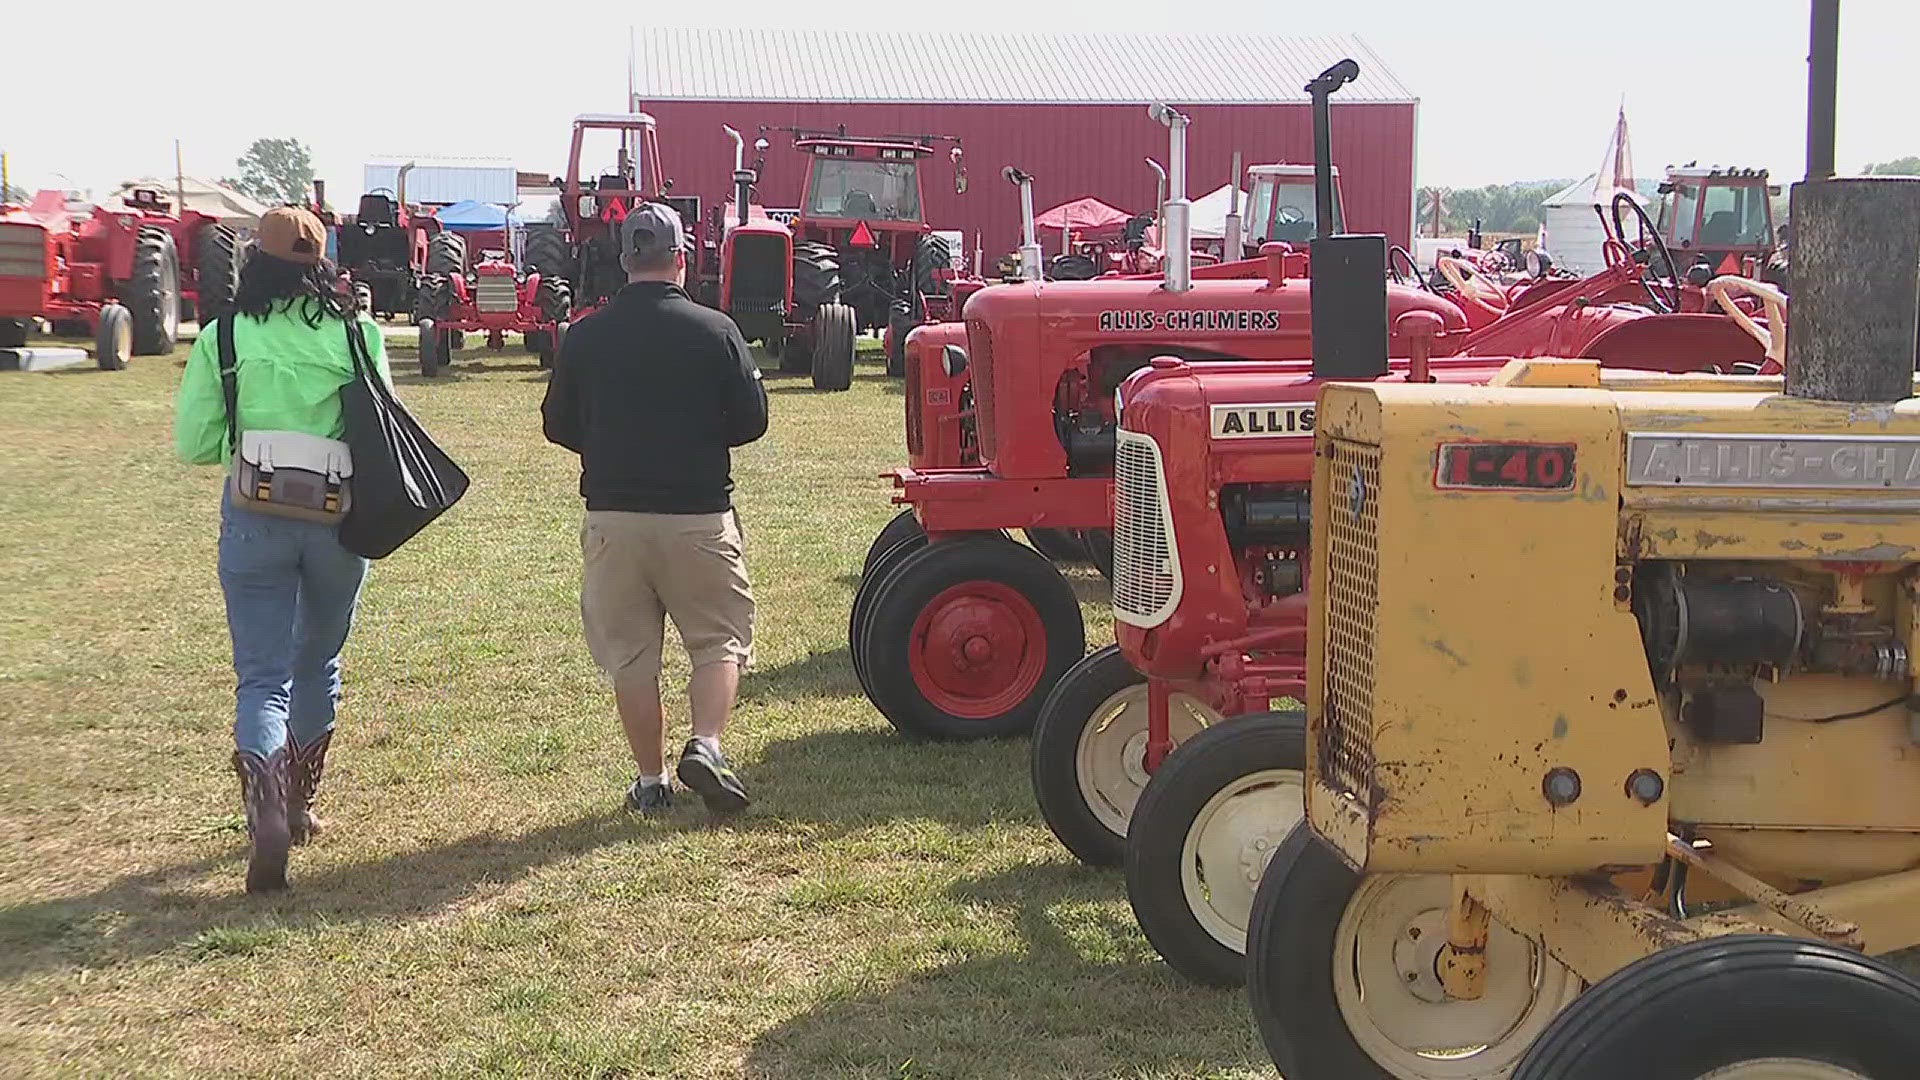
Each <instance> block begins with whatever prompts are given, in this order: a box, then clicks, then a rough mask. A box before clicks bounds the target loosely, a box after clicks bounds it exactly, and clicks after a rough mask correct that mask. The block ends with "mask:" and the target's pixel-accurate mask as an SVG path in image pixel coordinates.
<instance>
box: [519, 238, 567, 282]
mask: <svg viewBox="0 0 1920 1080" xmlns="http://www.w3.org/2000/svg"><path fill="white" fill-rule="evenodd" d="M521 258H522V260H523V261H524V262H525V263H526V266H525V267H523V269H525V270H527V271H529V272H531V273H536V274H539V275H540V276H541V278H542V279H545V278H548V277H557V278H567V277H571V276H572V273H571V271H572V269H573V253H572V252H570V251H568V250H567V238H566V237H564V236H562V235H560V232H559V230H557V229H554V228H552V227H551V226H532V227H529V228H528V229H527V242H526V246H525V247H523V248H522V249H521Z"/></svg>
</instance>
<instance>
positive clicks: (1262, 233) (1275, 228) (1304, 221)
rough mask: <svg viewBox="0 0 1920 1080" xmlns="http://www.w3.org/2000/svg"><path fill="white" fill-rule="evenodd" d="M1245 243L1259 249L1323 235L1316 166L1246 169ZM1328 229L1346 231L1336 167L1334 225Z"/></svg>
mask: <svg viewBox="0 0 1920 1080" xmlns="http://www.w3.org/2000/svg"><path fill="white" fill-rule="evenodd" d="M1247 179H1248V185H1249V194H1248V196H1247V232H1246V244H1247V246H1248V247H1250V248H1258V247H1259V246H1260V245H1261V244H1264V243H1268V242H1270V241H1279V242H1280V243H1283V244H1291V245H1293V246H1295V247H1305V246H1306V243H1307V241H1309V240H1312V239H1313V238H1314V237H1315V236H1318V235H1320V231H1321V230H1320V228H1319V224H1318V222H1317V221H1316V219H1315V210H1314V193H1313V166H1311V165H1254V166H1251V167H1249V168H1248V169H1247ZM1328 231H1329V232H1334V233H1339V232H1345V231H1346V215H1345V212H1344V209H1343V203H1342V200H1341V198H1340V170H1339V169H1337V168H1336V169H1334V170H1333V227H1332V228H1331V229H1330V230H1328Z"/></svg>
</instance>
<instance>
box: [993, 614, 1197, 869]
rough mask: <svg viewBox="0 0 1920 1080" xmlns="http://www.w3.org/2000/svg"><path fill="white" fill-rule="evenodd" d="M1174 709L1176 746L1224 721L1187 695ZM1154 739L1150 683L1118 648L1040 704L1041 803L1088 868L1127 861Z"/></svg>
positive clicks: (1036, 763) (1095, 656)
mask: <svg viewBox="0 0 1920 1080" xmlns="http://www.w3.org/2000/svg"><path fill="white" fill-rule="evenodd" d="M1169 704H1170V705H1171V706H1172V707H1171V708H1170V709H1169V710H1168V712H1169V716H1168V721H1169V727H1170V734H1171V735H1172V736H1173V741H1174V743H1175V745H1178V744H1179V743H1181V742H1184V741H1185V740H1187V739H1190V738H1193V737H1194V736H1196V735H1198V734H1199V733H1200V732H1202V731H1205V730H1206V729H1207V727H1208V726H1209V725H1211V724H1213V723H1216V722H1218V720H1219V717H1218V716H1216V715H1214V713H1213V711H1212V710H1211V709H1207V708H1205V707H1204V706H1202V705H1201V704H1200V703H1199V702H1197V701H1195V700H1194V699H1192V698H1190V697H1188V696H1186V695H1185V694H1176V695H1174V697H1173V700H1172V701H1171V702H1170V703H1169ZM1146 739H1147V679H1146V676H1144V675H1141V674H1140V673H1139V672H1138V671H1135V670H1134V669H1133V665H1132V664H1130V663H1128V662H1127V658H1126V657H1125V656H1123V655H1121V652H1120V647H1119V646H1118V645H1108V646H1106V647H1104V648H1100V649H1095V650H1094V651H1093V652H1091V653H1088V654H1087V655H1086V656H1084V657H1082V658H1081V659H1080V662H1079V663H1077V664H1075V665H1073V666H1072V667H1071V668H1068V669H1067V673H1066V674H1065V675H1063V676H1061V677H1060V681H1059V682H1057V683H1055V684H1054V686H1053V692H1052V693H1050V694H1048V695H1047V699H1046V701H1044V702H1042V703H1041V705H1040V716H1039V718H1038V719H1036V720H1035V721H1034V724H1033V743H1032V745H1031V746H1030V747H1029V748H1028V758H1029V764H1030V765H1031V769H1030V772H1031V773H1032V777H1033V795H1034V801H1035V802H1037V803H1038V804H1039V805H1040V816H1041V817H1042V818H1044V819H1045V820H1046V823H1047V827H1048V828H1050V829H1052V830H1053V835H1054V836H1055V837H1057V838H1058V839H1059V840H1060V842H1061V843H1062V844H1065V845H1066V848H1067V850H1068V851H1071V852H1073V855H1074V857H1075V858H1077V859H1079V860H1080V861H1081V862H1083V863H1086V864H1087V865H1088V866H1119V865H1121V864H1122V863H1124V862H1125V861H1126V855H1127V822H1128V821H1129V820H1130V819H1131V818H1132V816H1133V808H1134V806H1135V805H1136V804H1137V803H1138V802H1139V799H1140V793H1141V791H1143V790H1144V789H1145V787H1146V783H1147V780H1148V776H1147V772H1146V762H1145V759H1146Z"/></svg>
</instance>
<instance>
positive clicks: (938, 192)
mask: <svg viewBox="0 0 1920 1080" xmlns="http://www.w3.org/2000/svg"><path fill="white" fill-rule="evenodd" d="M642 107H643V108H644V109H645V110H646V111H647V112H649V113H651V114H653V116H654V117H655V118H656V119H657V120H658V121H659V124H660V127H659V135H660V146H661V157H662V159H663V161H664V165H665V169H664V172H665V175H666V176H668V177H671V178H672V179H673V180H674V181H675V184H674V193H675V194H681V195H685V194H697V195H700V196H701V197H703V198H704V199H706V200H707V201H708V204H709V205H710V204H711V203H712V202H713V201H714V200H717V199H721V198H723V197H724V196H725V194H726V192H727V190H728V187H729V185H730V179H729V177H730V176H731V174H732V170H733V148H732V143H731V142H730V141H729V140H728V139H727V137H726V135H725V133H723V132H722V131H721V130H720V127H721V125H722V124H731V125H733V126H734V127H735V128H738V129H739V130H740V131H742V132H743V133H746V134H747V135H748V137H749V138H751V137H752V133H753V132H754V131H755V130H756V129H757V128H758V127H759V126H760V125H763V124H764V125H767V126H768V127H782V126H800V127H817V128H831V127H834V126H836V125H839V124H845V125H846V127H847V132H848V133H849V134H852V135H890V134H937V135H957V136H959V137H960V138H961V140H962V142H963V145H964V148H965V151H966V156H965V161H966V168H967V179H968V189H967V193H966V194H965V195H956V194H955V193H954V190H953V184H952V180H953V167H952V163H951V162H950V161H949V160H948V159H947V158H946V156H945V151H944V149H943V150H942V151H941V156H938V157H936V158H934V159H932V160H931V161H930V162H929V163H927V164H926V165H924V166H923V168H924V169H925V170H926V172H925V177H926V179H925V182H924V184H925V188H926V192H927V203H928V215H929V221H930V222H931V223H932V224H933V225H934V227H935V228H941V229H963V230H965V232H966V236H967V244H968V247H969V249H971V247H972V245H973V243H974V237H975V234H976V233H979V234H981V237H982V242H983V246H984V249H985V250H986V252H987V254H988V259H989V261H991V259H992V258H993V257H994V256H996V255H998V254H1000V253H1003V252H1007V251H1011V250H1013V249H1014V248H1015V247H1016V246H1018V244H1019V232H1020V208H1019V200H1018V198H1017V196H1016V194H1015V192H1014V190H1013V188H1012V186H1011V185H1009V184H1008V183H1007V182H1006V181H1005V180H1003V179H1002V178H1001V176H1000V170H1001V169H1002V167H1004V166H1006V165H1009V164H1012V165H1018V166H1020V167H1021V168H1023V169H1025V170H1027V171H1028V172H1031V173H1033V174H1034V202H1035V209H1037V210H1044V209H1046V208H1047V207H1049V206H1054V205H1057V204H1059V203H1062V202H1066V201H1067V200H1069V199H1076V198H1080V197H1081V196H1085V195H1091V196H1094V197H1095V198H1098V199H1100V200H1102V201H1104V202H1107V203H1109V204H1111V205H1113V206H1117V207H1120V208H1121V209H1124V210H1129V211H1135V212H1148V211H1151V210H1152V207H1153V197H1154V177H1153V174H1152V172H1151V171H1150V170H1149V169H1148V168H1147V167H1146V165H1145V164H1143V162H1142V159H1143V158H1146V157H1153V158H1155V159H1156V160H1159V161H1161V162H1162V163H1163V164H1164V163H1165V161H1166V154H1167V132H1166V129H1165V128H1164V127H1162V126H1160V125H1159V124H1157V123H1154V122H1153V121H1152V120H1151V119H1150V118H1149V117H1148V116H1147V110H1146V106H1145V105H1144V104H1141V105H1003V104H991V105H979V104H951V105H949V104H932V105H929V104H911V105H889V104H879V103H854V104H808V103H799V104H796V103H791V102H777V103H776V102H738V101H648V102H643V103H642ZM1414 108H1415V107H1414V106H1413V105H1411V104H1351V105H1335V107H1334V112H1333V154H1334V161H1335V163H1336V164H1337V165H1338V166H1339V167H1340V171H1341V185H1342V193H1343V195H1344V197H1345V199H1346V201H1347V221H1348V225H1349V227H1350V228H1353V229H1355V230H1357V231H1364V232H1383V233H1385V234H1387V236H1388V237H1389V238H1390V239H1391V241H1392V242H1393V243H1396V244H1402V245H1405V244H1407V243H1408V238H1409V235H1410V233H1411V228H1412V219H1413V153H1414ZM1183 111H1185V112H1186V113H1187V114H1188V115H1189V116H1191V117H1192V119H1193V124H1192V126H1191V128H1189V130H1188V159H1189V165H1188V176H1187V186H1188V193H1189V196H1190V197H1192V196H1198V195H1202V194H1205V193H1206V192H1208V191H1211V190H1213V189H1214V188H1217V187H1219V186H1220V185H1222V184H1224V183H1226V182H1227V180H1228V175H1227V174H1228V172H1229V171H1230V170H1231V168H1232V160H1233V152H1234V151H1235V150H1236V149H1238V150H1241V151H1243V152H1244V154H1245V162H1246V164H1249V165H1253V164H1258V163H1263V162H1282V161H1284V162H1310V161H1312V160H1313V116H1312V111H1311V109H1310V108H1309V107H1308V106H1307V105H1306V104H1304V103H1300V104H1283V105H1197V106H1193V107H1191V108H1186V109H1184V110H1183ZM768 141H769V142H770V143H771V144H772V145H771V146H770V147H769V149H768V151H767V167H766V170H765V172H764V173H763V175H762V177H761V183H760V196H759V201H760V202H761V203H763V204H765V205H768V206H794V205H796V204H797V203H798V201H799V197H800V180H801V160H800V155H799V154H797V153H796V152H795V151H794V150H793V149H792V147H791V146H790V145H789V138H788V136H787V135H785V134H777V133H771V132H770V133H769V134H768ZM586 164H587V165H589V166H597V165H599V164H600V163H598V162H589V163H586ZM1043 243H1045V244H1046V247H1047V249H1048V250H1049V251H1051V250H1053V242H1048V241H1043Z"/></svg>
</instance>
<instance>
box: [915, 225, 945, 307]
mask: <svg viewBox="0 0 1920 1080" xmlns="http://www.w3.org/2000/svg"><path fill="white" fill-rule="evenodd" d="M952 265H953V249H952V248H950V247H948V246H947V238H946V237H944V236H939V235H936V234H934V233H926V234H925V235H923V236H921V237H920V242H919V243H918V244H915V245H914V248H913V288H914V291H915V292H917V293H919V294H920V295H921V296H945V295H947V282H945V281H943V280H941V279H940V277H939V276H938V275H936V274H935V271H936V270H942V269H946V268H948V267H951V266H952Z"/></svg>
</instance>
